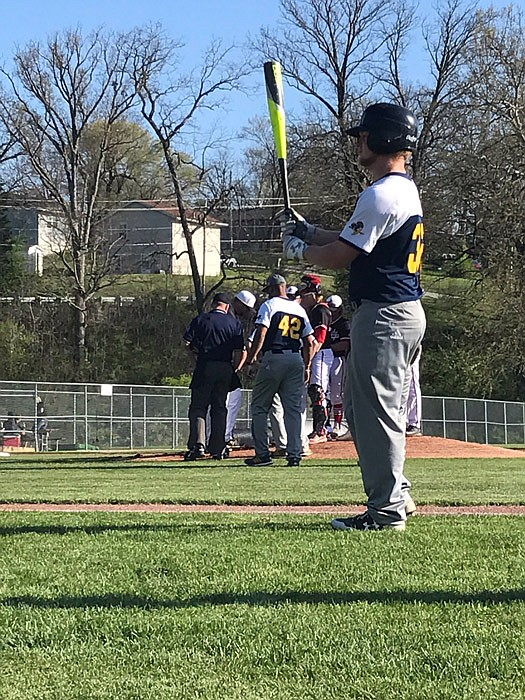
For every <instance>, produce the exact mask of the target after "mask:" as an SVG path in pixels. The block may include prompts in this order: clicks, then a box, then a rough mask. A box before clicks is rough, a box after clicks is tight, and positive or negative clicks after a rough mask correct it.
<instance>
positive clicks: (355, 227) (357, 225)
mask: <svg viewBox="0 0 525 700" xmlns="http://www.w3.org/2000/svg"><path fill="white" fill-rule="evenodd" d="M364 227H365V225H364V223H363V222H362V221H354V222H353V223H351V224H350V228H351V229H352V235H353V236H355V235H357V234H360V233H361V234H362V233H363V228H364Z"/></svg>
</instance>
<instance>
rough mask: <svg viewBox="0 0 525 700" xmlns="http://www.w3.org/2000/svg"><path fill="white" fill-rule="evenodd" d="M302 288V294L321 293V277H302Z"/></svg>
mask: <svg viewBox="0 0 525 700" xmlns="http://www.w3.org/2000/svg"><path fill="white" fill-rule="evenodd" d="M301 282H302V284H301V286H300V287H299V293H300V294H317V295H319V294H320V293H321V278H320V277H319V275H311V274H306V275H303V276H302V277H301Z"/></svg>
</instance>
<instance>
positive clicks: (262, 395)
mask: <svg viewBox="0 0 525 700" xmlns="http://www.w3.org/2000/svg"><path fill="white" fill-rule="evenodd" d="M263 291H265V292H267V293H268V296H269V299H268V301H265V302H264V304H262V305H261V306H260V308H259V312H258V314H257V318H256V320H255V326H256V332H255V337H254V339H253V343H252V345H251V347H250V349H249V351H248V357H247V359H246V364H247V365H248V366H249V365H252V364H254V362H255V361H256V360H257V358H258V356H259V355H261V361H260V364H259V368H258V371H257V375H256V378H255V384H254V387H253V392H252V435H253V442H254V447H255V456H254V457H250V458H248V459H246V460H245V463H246V464H248V465H249V466H252V467H257V466H259V467H264V466H269V465H271V464H272V463H273V462H272V458H271V456H270V451H269V446H268V413H269V411H270V408H271V405H272V401H273V399H274V396H275V394H279V396H280V397H281V401H282V404H283V409H284V424H285V426H286V435H287V445H286V449H287V459H288V465H289V466H290V467H296V466H299V465H300V463H301V453H302V444H301V406H302V396H303V389H304V384H305V382H306V381H308V377H309V374H310V365H311V361H312V348H313V330H312V327H311V325H310V322H309V320H308V316H307V315H306V312H305V310H304V309H303V308H302V307H301V306H300V305H299V304H297V303H296V302H295V301H290V299H288V298H287V296H286V280H285V279H284V277H282V276H281V275H279V274H273V275H271V276H270V277H269V278H268V279H267V281H266V287H265V288H264V290H263Z"/></svg>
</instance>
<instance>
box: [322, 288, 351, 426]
mask: <svg viewBox="0 0 525 700" xmlns="http://www.w3.org/2000/svg"><path fill="white" fill-rule="evenodd" d="M326 303H327V305H328V308H329V309H330V311H331V312H332V322H331V323H330V328H329V329H328V335H327V337H326V340H325V345H326V347H327V348H330V350H331V351H332V355H333V359H332V363H331V365H330V373H329V377H328V380H329V385H328V420H330V412H331V411H333V417H334V425H333V429H332V431H331V433H329V435H330V438H331V439H336V438H338V437H339V434H340V432H341V423H342V421H343V382H344V378H345V369H346V356H347V355H348V351H349V350H350V321H349V320H348V319H347V318H345V316H343V300H342V299H341V297H340V296H339V295H338V294H332V295H331V296H329V297H328V299H327V300H326ZM323 347H324V346H323Z"/></svg>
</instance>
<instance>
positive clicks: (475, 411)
mask: <svg viewBox="0 0 525 700" xmlns="http://www.w3.org/2000/svg"><path fill="white" fill-rule="evenodd" d="M250 395H251V391H249V390H243V401H242V406H241V410H240V413H239V417H238V420H237V424H236V429H237V430H238V431H239V432H246V431H249V430H250V423H251V414H250ZM38 398H40V399H41V400H42V401H43V403H44V406H45V409H46V416H47V418H48V420H49V440H48V449H50V450H54V449H60V450H96V449H101V450H108V449H120V450H122V449H131V450H133V449H137V450H138V449H144V448H148V449H166V450H174V449H177V448H182V447H184V446H185V445H186V442H187V438H188V407H189V399H190V391H189V389H187V388H185V387H171V386H169V387H168V386H136V385H123V384H54V383H34V382H0V420H2V421H3V420H5V419H6V418H7V415H8V413H9V412H12V413H13V414H14V415H15V416H16V417H17V418H19V419H20V420H22V421H24V423H25V424H26V426H27V427H28V429H31V427H32V425H33V423H34V422H35V421H36V411H37V409H36V407H37V399H38ZM422 427H423V434H424V435H432V436H437V437H446V438H452V439H455V440H464V441H469V442H479V443H485V444H525V404H523V403H519V402H510V401H486V400H484V399H463V398H453V397H438V396H425V397H423V426H422Z"/></svg>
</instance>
